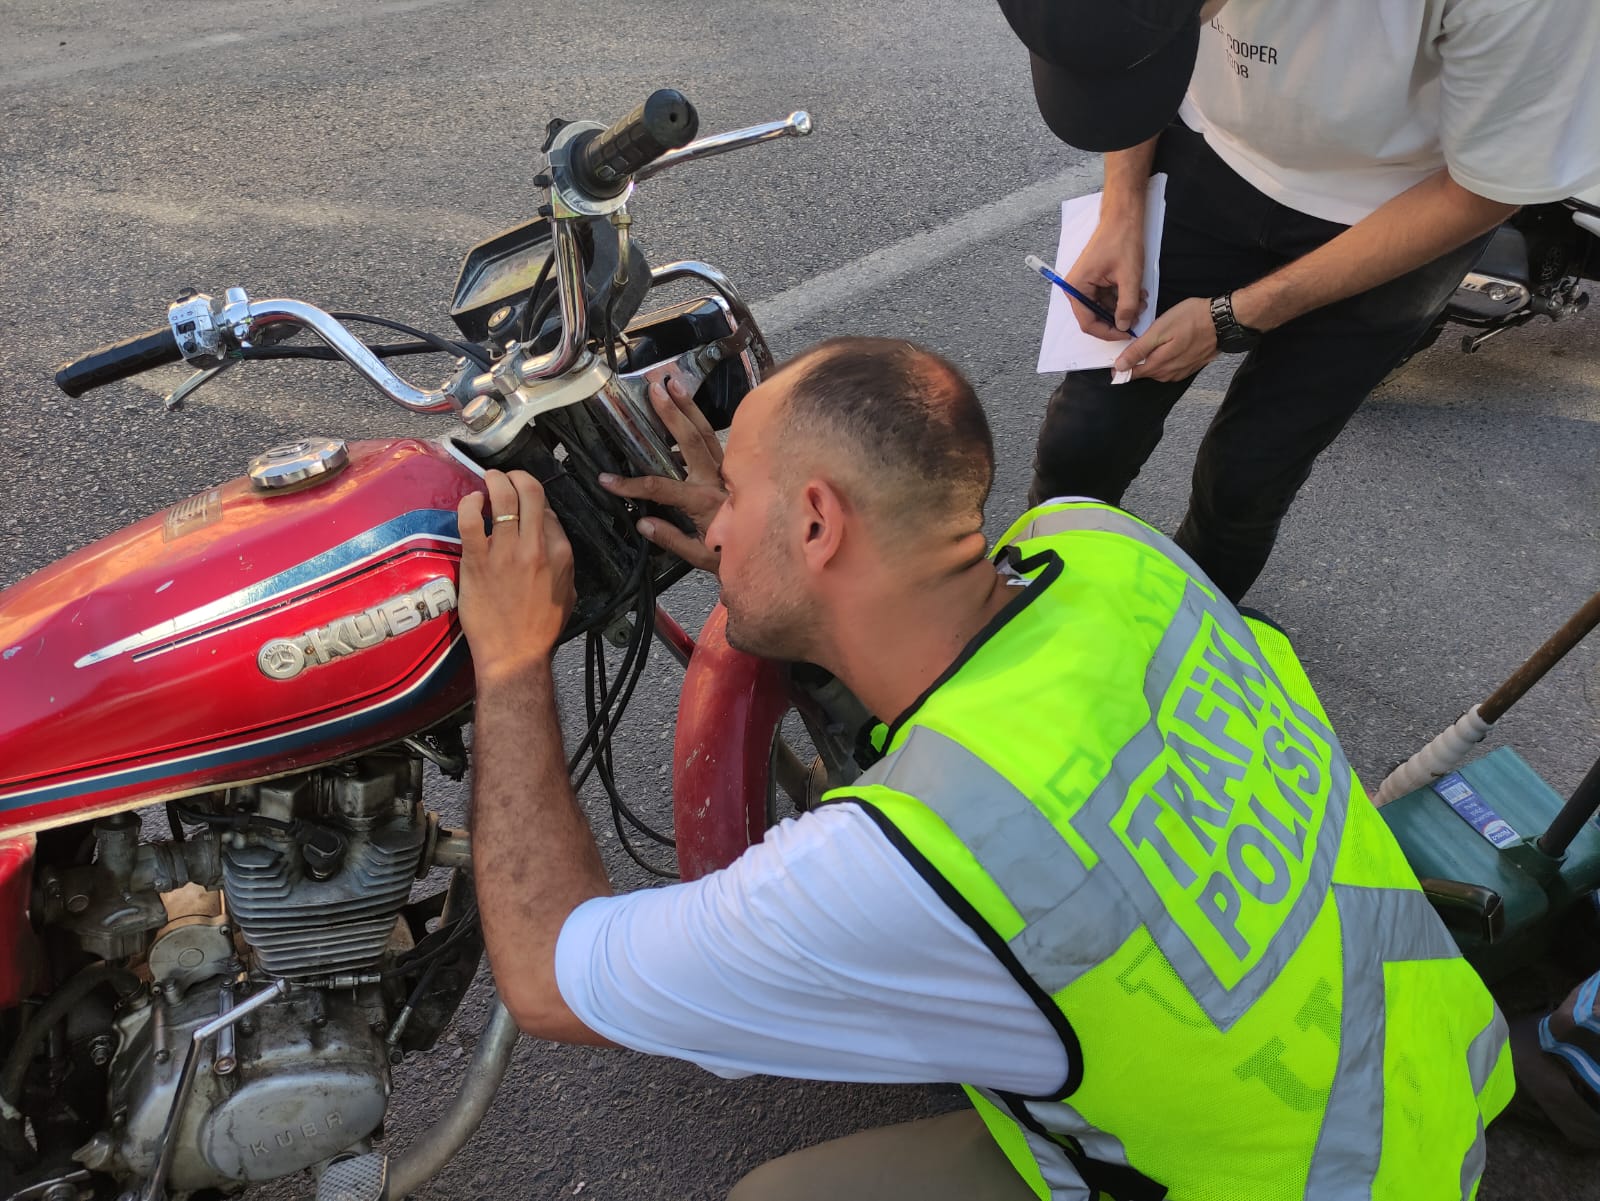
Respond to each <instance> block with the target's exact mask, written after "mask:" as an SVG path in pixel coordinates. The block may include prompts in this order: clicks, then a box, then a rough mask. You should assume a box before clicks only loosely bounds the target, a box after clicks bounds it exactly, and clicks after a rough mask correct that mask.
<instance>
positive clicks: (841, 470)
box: [768, 338, 994, 534]
mask: <svg viewBox="0 0 1600 1201" xmlns="http://www.w3.org/2000/svg"><path fill="white" fill-rule="evenodd" d="M781 374H782V377H783V380H784V383H785V384H786V385H787V389H786V395H785V396H784V399H783V403H782V411H781V412H780V413H779V414H777V415H776V420H775V421H774V422H773V425H772V427H771V430H772V433H771V441H770V442H769V444H768V445H769V447H770V449H771V451H772V453H773V456H774V458H775V459H776V462H777V466H778V470H779V471H780V472H782V473H784V474H785V475H787V476H789V477H790V478H791V479H792V478H794V477H796V476H797V475H807V474H811V473H812V472H813V471H814V470H821V471H826V473H827V474H828V475H830V476H832V477H834V478H836V479H837V480H838V481H839V482H840V484H841V485H842V486H844V487H845V488H846V490H847V491H848V492H849V494H850V496H851V499H852V501H854V502H855V503H856V504H858V505H860V506H861V507H862V508H863V510H865V511H866V513H867V514H868V516H869V517H870V518H871V519H873V520H875V521H880V522H882V523H883V526H884V528H885V531H886V532H890V533H895V534H899V533H910V532H911V531H913V530H917V529H926V528H928V527H936V528H948V526H950V525H951V524H958V525H966V526H969V527H970V528H972V529H977V528H978V527H980V526H981V525H982V520H983V506H984V502H985V501H986V500H987V499H988V496H989V487H990V485H991V484H992V482H993V480H994V442H993V439H992V438H991V436H990V433H989V422H988V420H987V418H985V416H984V413H983V406H982V405H980V404H979V403H978V397H977V395H976V394H975V393H974V392H973V390H972V385H971V384H969V383H968V382H967V380H966V377H964V376H963V375H962V374H961V372H960V371H958V370H957V369H956V367H955V366H954V365H953V364H951V363H950V362H949V361H948V360H946V359H944V358H941V357H940V356H939V355H937V354H934V353H933V352H932V351H930V350H925V349H923V348H922V347H920V346H916V345H914V344H913V343H910V342H906V341H902V340H899V339H895V338H832V339H830V340H828V341H826V342H822V343H819V344H818V345H816V346H814V347H812V348H811V349H810V350H807V351H806V352H805V353H804V354H802V355H801V356H800V357H799V358H797V359H794V360H793V361H792V362H790V363H789V364H788V365H787V366H786V367H784V369H783V371H782V373H781Z"/></svg>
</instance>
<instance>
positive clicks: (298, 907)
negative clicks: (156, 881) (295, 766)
mask: <svg viewBox="0 0 1600 1201" xmlns="http://www.w3.org/2000/svg"><path fill="white" fill-rule="evenodd" d="M421 794H422V763H421V760H418V759H414V758H403V757H400V756H392V757H390V758H388V759H366V760H360V761H358V762H357V763H355V764H352V765H349V766H348V768H347V769H345V770H342V771H341V770H340V769H337V768H333V769H329V770H327V771H323V772H317V773H314V774H312V775H307V776H296V777H291V778H289V779H286V780H273V781H269V782H267V783H265V784H254V785H250V786H248V787H246V788H239V789H234V790H233V791H232V792H231V793H230V794H229V799H230V801H231V802H232V806H233V808H234V809H236V810H242V811H244V812H245V813H251V814H254V815H255V817H257V818H258V819H265V820H266V821H267V822H270V823H272V825H271V826H268V827H267V829H266V831H265V832H263V830H262V829H261V828H260V823H257V824H256V825H254V826H251V825H249V824H248V823H247V827H246V828H247V830H248V833H244V834H237V833H236V834H234V835H232V836H230V837H229V838H228V839H227V840H225V842H224V846H223V851H222V892H223V895H224V896H225V897H226V898H227V901H228V912H229V913H230V914H232V915H233V918H234V920H235V921H236V922H237V923H238V925H239V931H240V933H241V934H242V935H243V936H244V940H245V942H247V943H249V944H250V949H251V950H252V951H254V952H255V955H256V959H257V962H258V963H259V964H260V965H261V968H262V970H263V971H265V972H267V973H268V974H269V975H272V976H281V977H284V978H286V979H289V980H300V979H305V978H307V977H312V976H327V975H334V974H339V973H348V972H353V971H356V970H358V969H361V968H365V967H370V966H372V965H374V964H376V963H377V962H378V960H379V958H380V957H381V956H382V955H383V952H384V949H385V947H387V946H388V944H389V938H390V935H391V934H392V933H393V931H394V925H395V915H396V914H397V913H398V912H399V911H400V907H401V906H402V905H404V904H405V902H406V898H407V897H408V896H410V894H411V882H412V880H413V879H414V878H415V876H416V871H417V863H418V862H419V860H420V859H421V858H422V844H423V841H424V839H425V838H426V835H427V827H426V824H425V822H424V820H423V814H422V810H421V802H420V797H421ZM279 827H281V828H284V829H283V832H282V833H275V832H273V830H274V828H279Z"/></svg>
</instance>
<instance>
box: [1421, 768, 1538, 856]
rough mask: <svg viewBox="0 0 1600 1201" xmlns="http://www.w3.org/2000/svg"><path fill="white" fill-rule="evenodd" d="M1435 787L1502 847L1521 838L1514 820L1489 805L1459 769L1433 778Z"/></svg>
mask: <svg viewBox="0 0 1600 1201" xmlns="http://www.w3.org/2000/svg"><path fill="white" fill-rule="evenodd" d="M1433 790H1434V792H1436V793H1438V794H1439V796H1440V797H1441V798H1442V799H1443V800H1444V803H1445V804H1447V805H1449V806H1450V808H1452V809H1454V810H1455V811H1456V812H1457V813H1458V814H1460V815H1461V820H1462V821H1464V822H1466V823H1467V824H1468V825H1469V826H1471V827H1472V828H1473V829H1474V830H1476V831H1477V832H1478V833H1479V834H1482V835H1483V837H1484V838H1485V839H1486V840H1487V841H1488V842H1489V844H1490V845H1491V846H1494V847H1496V848H1497V849H1499V850H1505V848H1506V847H1510V846H1516V845H1517V844H1518V843H1520V842H1521V841H1522V835H1520V834H1518V833H1517V832H1516V831H1515V830H1513V829H1512V828H1511V824H1510V823H1509V822H1507V821H1506V820H1505V819H1504V818H1503V817H1501V816H1500V815H1499V814H1498V813H1496V812H1495V811H1494V810H1493V809H1491V808H1489V804H1488V802H1487V801H1485V800H1484V799H1483V798H1482V797H1481V796H1479V795H1478V794H1477V792H1476V791H1475V790H1474V789H1473V787H1472V785H1471V784H1468V783H1467V782H1466V780H1464V779H1463V778H1462V777H1461V775H1460V773H1459V772H1451V773H1450V774H1449V775H1448V776H1440V777H1439V778H1438V779H1437V780H1435V781H1434V782H1433Z"/></svg>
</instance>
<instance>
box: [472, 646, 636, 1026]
mask: <svg viewBox="0 0 1600 1201" xmlns="http://www.w3.org/2000/svg"><path fill="white" fill-rule="evenodd" d="M473 728H474V734H473V760H474V768H473V773H474V774H473V785H472V857H473V870H474V874H475V877H476V885H477V891H478V908H479V911H480V913H481V914H482V917H483V931H484V941H485V943H486V945H487V947H488V951H489V965H490V967H491V968H493V970H494V977H495V983H496V985H497V987H498V988H499V990H500V996H501V999H502V1000H503V1001H504V1002H505V1004H506V1007H507V1008H508V1009H509V1010H510V1011H511V1013H512V1015H513V1016H514V1017H515V1018H516V1019H517V1024H518V1025H519V1026H521V1027H522V1029H524V1030H526V1031H528V1032H529V1033H531V1034H537V1035H539V1036H541V1037H544V1038H552V1039H558V1040H560V1041H563V1042H589V1043H596V1042H603V1040H601V1039H600V1038H598V1036H596V1035H594V1034H593V1033H592V1032H591V1031H590V1030H589V1029H588V1028H587V1027H585V1026H584V1025H582V1023H580V1022H579V1021H578V1020H577V1019H576V1018H575V1017H573V1016H572V1013H571V1011H570V1010H568V1009H567V1007H566V1004H565V1003H564V1002H563V1001H562V1000H561V994H560V992H559V990H558V989H557V987H556V979H555V949H556V939H557V937H558V935H559V934H560V933H561V926H562V923H563V922H565V921H566V919H567V915H568V914H570V913H571V912H572V911H573V910H574V909H576V908H577V907H578V905H580V904H581V903H583V902H584V901H586V900H588V899H590V898H591V897H597V896H605V895H609V893H610V892H611V886H610V883H609V882H608V881H607V879H606V873H605V868H604V866H603V865H602V864H601V862H600V852H599V850H598V849H597V848H596V847H595V843H594V836H593V834H592V833H591V832H590V830H589V823H588V822H587V821H586V820H585V819H584V816H583V813H582V812H581V811H580V810H579V808H578V805H577V802H576V801H575V800H574V798H573V795H572V785H571V782H570V781H569V780H568V778H567V767H566V752H565V750H564V748H563V747H562V744H561V726H560V722H559V720H558V718H557V714H556V700H555V681H554V678H553V677H552V675H551V670H550V664H549V663H548V662H542V663H538V664H533V665H526V666H518V667H516V668H515V669H511V670H508V671H504V672H501V673H494V672H493V669H492V668H491V669H490V670H489V671H488V672H485V673H482V674H480V676H479V679H478V697H477V707H476V712H475V716H474V719H473Z"/></svg>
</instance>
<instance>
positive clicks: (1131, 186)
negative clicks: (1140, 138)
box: [1100, 138, 1158, 229]
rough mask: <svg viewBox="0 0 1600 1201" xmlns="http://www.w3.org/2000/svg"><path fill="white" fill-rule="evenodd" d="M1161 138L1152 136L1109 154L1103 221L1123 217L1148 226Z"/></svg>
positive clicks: (1106, 166) (1101, 202) (1137, 224)
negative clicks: (1153, 170) (1152, 172)
mask: <svg viewBox="0 0 1600 1201" xmlns="http://www.w3.org/2000/svg"><path fill="white" fill-rule="evenodd" d="M1157 140H1158V139H1156V138H1151V139H1150V140H1149V141H1148V142H1140V143H1139V144H1138V145H1137V146H1131V147H1129V148H1128V149H1127V150H1113V151H1111V152H1110V153H1109V154H1107V155H1106V156H1105V189H1104V192H1103V196H1102V199H1101V201H1100V219H1101V221H1117V220H1123V221H1129V222H1132V223H1133V224H1134V225H1135V226H1136V227H1137V228H1139V229H1143V228H1144V207H1145V197H1146V196H1147V195H1149V184H1150V168H1151V167H1153V166H1154V165H1155V161H1156V142H1157Z"/></svg>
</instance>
